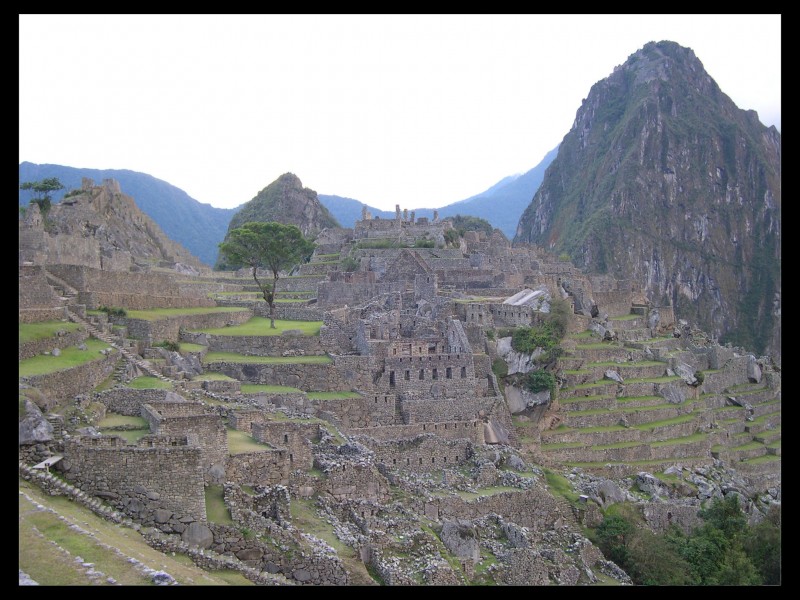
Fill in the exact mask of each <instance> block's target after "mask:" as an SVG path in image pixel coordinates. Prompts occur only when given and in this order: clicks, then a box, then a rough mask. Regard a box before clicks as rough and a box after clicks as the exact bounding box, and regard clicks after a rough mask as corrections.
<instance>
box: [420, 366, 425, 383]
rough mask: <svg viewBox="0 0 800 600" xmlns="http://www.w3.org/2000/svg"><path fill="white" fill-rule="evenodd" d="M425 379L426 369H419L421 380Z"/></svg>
mask: <svg viewBox="0 0 800 600" xmlns="http://www.w3.org/2000/svg"><path fill="white" fill-rule="evenodd" d="M423 379H425V369H420V370H419V380H420V381H422V380H423Z"/></svg>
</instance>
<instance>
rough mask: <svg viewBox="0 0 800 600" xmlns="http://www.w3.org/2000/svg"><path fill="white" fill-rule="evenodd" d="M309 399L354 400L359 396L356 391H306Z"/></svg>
mask: <svg viewBox="0 0 800 600" xmlns="http://www.w3.org/2000/svg"><path fill="white" fill-rule="evenodd" d="M306 396H308V398H309V400H354V399H357V398H361V394H359V393H358V392H306Z"/></svg>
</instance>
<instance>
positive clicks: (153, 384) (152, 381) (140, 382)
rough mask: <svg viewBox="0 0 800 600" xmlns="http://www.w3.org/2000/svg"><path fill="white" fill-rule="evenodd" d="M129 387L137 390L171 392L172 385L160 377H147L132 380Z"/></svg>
mask: <svg viewBox="0 0 800 600" xmlns="http://www.w3.org/2000/svg"><path fill="white" fill-rule="evenodd" d="M127 385H128V387H129V388H133V389H135V390H171V389H172V384H171V383H170V382H168V381H162V380H161V379H159V378H158V377H151V376H150V375H145V376H143V377H137V378H136V379H131V380H130V381H129V382H128V384H127Z"/></svg>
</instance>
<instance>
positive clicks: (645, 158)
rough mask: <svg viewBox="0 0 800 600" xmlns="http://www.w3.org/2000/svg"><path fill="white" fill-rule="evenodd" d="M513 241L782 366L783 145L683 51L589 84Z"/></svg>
mask: <svg viewBox="0 0 800 600" xmlns="http://www.w3.org/2000/svg"><path fill="white" fill-rule="evenodd" d="M514 241H515V242H531V243H535V244H539V245H542V246H545V247H546V248H548V249H549V250H552V251H555V252H557V253H566V254H568V255H569V256H570V258H571V259H572V261H573V262H574V263H576V264H577V265H578V266H580V267H582V268H585V269H586V270H588V271H591V272H598V273H608V274H611V275H614V276H615V277H617V278H620V279H627V278H632V279H636V280H639V281H640V282H641V283H642V284H643V286H644V289H645V291H646V294H647V296H648V299H649V300H650V301H651V302H652V303H654V304H658V305H663V304H667V303H670V304H672V305H673V306H674V309H675V314H676V317H678V318H683V319H687V320H689V321H691V322H693V323H696V324H697V325H699V326H700V327H701V328H703V329H705V330H707V331H709V332H711V333H712V334H714V335H716V336H718V337H719V338H720V340H721V341H723V342H725V341H730V342H732V343H734V344H738V345H741V346H744V347H745V348H747V349H748V350H751V351H755V352H758V353H764V352H769V353H771V354H773V355H774V356H775V357H776V358H777V359H778V360H779V359H780V330H781V319H780V294H781V263H780V257H781V136H780V133H778V131H777V130H776V129H775V128H774V127H770V128H767V127H765V126H764V125H763V124H761V123H760V122H759V120H758V115H757V114H756V113H755V112H754V111H743V110H741V109H739V108H737V107H736V105H735V104H734V103H733V102H732V101H731V99H730V98H729V97H728V96H726V95H725V94H724V93H723V92H722V91H721V90H720V89H719V87H718V86H717V84H716V83H715V82H714V80H713V79H712V78H711V77H710V76H709V75H708V74H707V73H706V71H705V69H704V68H703V65H702V63H701V62H700V61H699V60H698V59H697V57H696V56H695V55H694V52H693V51H692V50H690V49H688V48H683V47H681V46H679V45H678V44H676V43H674V42H659V43H649V44H647V45H646V46H644V48H642V49H641V50H639V51H638V52H636V53H635V54H633V55H631V56H630V57H629V58H628V60H627V61H626V62H625V64H623V65H622V66H620V67H617V68H616V69H615V70H614V72H613V73H612V74H611V75H610V76H609V77H608V78H606V79H604V80H602V81H600V82H598V83H596V84H595V85H594V86H592V89H591V91H590V93H589V95H588V97H587V98H586V100H584V102H583V104H582V106H581V107H580V109H579V110H578V112H577V114H576V117H575V122H574V124H573V126H572V128H571V130H570V131H569V133H568V134H567V135H566V136H565V137H564V140H563V141H562V143H561V146H560V147H559V152H558V156H557V158H556V159H555V160H554V161H553V163H552V164H551V165H550V167H549V169H548V170H547V172H546V174H545V177H544V180H543V182H542V185H541V187H540V188H539V190H538V192H537V193H536V194H535V196H534V197H533V200H532V202H531V204H530V205H529V206H528V208H527V209H526V210H525V212H524V213H523V215H522V218H521V219H520V222H519V225H518V226H517V232H516V236H515V238H514Z"/></svg>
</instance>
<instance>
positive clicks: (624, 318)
mask: <svg viewBox="0 0 800 600" xmlns="http://www.w3.org/2000/svg"><path fill="white" fill-rule="evenodd" d="M636 319H644V317H643V316H642V315H634V314H630V315H622V316H621V317H608V320H609V321H635V320H636Z"/></svg>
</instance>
